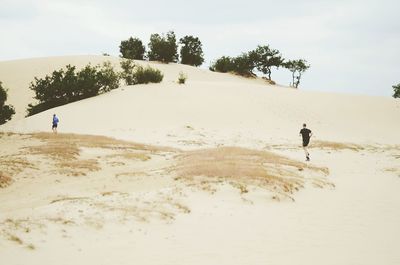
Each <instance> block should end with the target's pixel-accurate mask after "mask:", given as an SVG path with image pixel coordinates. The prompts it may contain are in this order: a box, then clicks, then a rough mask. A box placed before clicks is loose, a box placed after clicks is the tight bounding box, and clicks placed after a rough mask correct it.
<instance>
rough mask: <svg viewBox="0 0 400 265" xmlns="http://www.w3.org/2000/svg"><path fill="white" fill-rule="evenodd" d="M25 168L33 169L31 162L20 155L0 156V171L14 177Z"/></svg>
mask: <svg viewBox="0 0 400 265" xmlns="http://www.w3.org/2000/svg"><path fill="white" fill-rule="evenodd" d="M26 168H35V167H34V166H33V164H32V163H31V162H29V161H28V160H27V159H26V158H22V157H21V156H20V155H16V154H14V155H4V156H0V170H2V171H3V172H6V173H8V174H9V175H14V174H18V173H20V172H22V171H23V170H24V169H26Z"/></svg>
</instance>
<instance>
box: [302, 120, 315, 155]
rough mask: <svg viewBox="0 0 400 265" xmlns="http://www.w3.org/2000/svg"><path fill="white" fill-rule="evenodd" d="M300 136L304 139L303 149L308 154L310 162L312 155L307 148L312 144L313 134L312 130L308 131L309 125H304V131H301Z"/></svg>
mask: <svg viewBox="0 0 400 265" xmlns="http://www.w3.org/2000/svg"><path fill="white" fill-rule="evenodd" d="M300 135H301V136H302V138H303V149H304V152H305V153H306V160H307V161H310V153H309V152H308V150H307V146H308V144H309V143H310V138H311V136H312V132H311V130H309V129H307V125H306V124H305V123H304V124H303V129H301V130H300Z"/></svg>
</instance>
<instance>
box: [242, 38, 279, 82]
mask: <svg viewBox="0 0 400 265" xmlns="http://www.w3.org/2000/svg"><path fill="white" fill-rule="evenodd" d="M249 56H250V58H251V59H252V60H253V61H254V62H255V66H256V67H257V70H258V71H260V72H262V73H263V74H266V75H267V76H268V79H269V80H271V71H272V67H276V68H279V67H280V66H282V63H283V61H284V60H283V58H282V55H281V54H280V52H279V51H278V50H275V49H271V48H270V47H269V46H268V45H264V46H258V47H257V49H255V50H254V51H251V52H249Z"/></svg>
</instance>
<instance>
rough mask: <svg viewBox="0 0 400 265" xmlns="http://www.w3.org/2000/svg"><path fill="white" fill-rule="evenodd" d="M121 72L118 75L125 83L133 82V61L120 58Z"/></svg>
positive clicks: (128, 84)
mask: <svg viewBox="0 0 400 265" xmlns="http://www.w3.org/2000/svg"><path fill="white" fill-rule="evenodd" d="M120 65H121V68H122V72H121V73H120V77H121V78H122V79H124V81H125V84H126V85H127V86H130V85H134V84H135V73H134V69H135V67H136V65H135V63H134V62H133V61H132V60H122V61H121V62H120Z"/></svg>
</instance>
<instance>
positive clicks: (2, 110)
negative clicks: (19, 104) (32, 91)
mask: <svg viewBox="0 0 400 265" xmlns="http://www.w3.org/2000/svg"><path fill="white" fill-rule="evenodd" d="M6 101H7V90H6V89H5V88H3V86H2V82H1V81H0V125H1V124H4V123H6V122H7V121H9V120H11V117H12V115H14V114H15V110H14V107H13V106H12V105H5V102H6Z"/></svg>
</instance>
